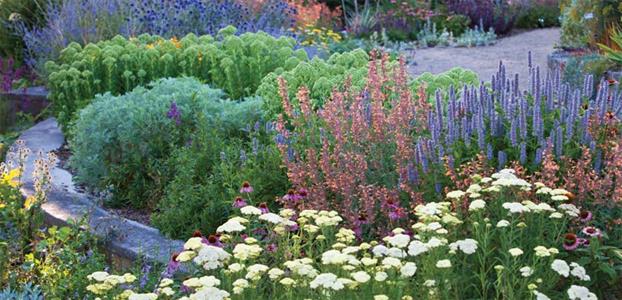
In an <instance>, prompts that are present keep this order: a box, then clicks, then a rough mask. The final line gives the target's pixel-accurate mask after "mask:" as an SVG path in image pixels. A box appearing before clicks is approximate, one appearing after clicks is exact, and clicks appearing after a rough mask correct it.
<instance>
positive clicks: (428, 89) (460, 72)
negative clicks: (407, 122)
mask: <svg viewBox="0 0 622 300" xmlns="http://www.w3.org/2000/svg"><path fill="white" fill-rule="evenodd" d="M465 85H468V86H471V85H475V86H477V85H479V77H478V76H477V73H475V72H473V71H471V70H469V69H463V68H459V67H455V68H452V69H450V70H448V71H445V72H443V73H439V74H432V73H430V72H425V73H423V74H421V75H419V76H417V78H415V80H413V82H412V84H411V87H412V88H413V90H418V89H419V88H420V87H422V86H423V87H424V88H425V93H426V95H428V99H434V95H435V93H436V90H440V91H441V93H443V92H445V93H444V98H445V99H447V93H446V92H447V91H448V90H449V87H451V86H453V87H454V88H455V89H456V90H459V89H461V88H462V87H463V86H465Z"/></svg>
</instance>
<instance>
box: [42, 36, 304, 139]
mask: <svg viewBox="0 0 622 300" xmlns="http://www.w3.org/2000/svg"><path fill="white" fill-rule="evenodd" d="M295 45H296V41H295V40H294V39H292V38H289V37H279V38H275V37H273V36H271V35H269V34H267V33H264V32H257V33H244V34H241V35H236V29H235V28H233V27H231V26H229V27H227V28H224V29H222V30H221V31H220V32H219V34H218V35H217V36H215V37H213V36H209V35H205V36H196V35H194V34H189V35H187V36H186V37H184V38H182V39H180V40H177V39H175V38H173V39H169V40H167V39H164V38H161V37H159V36H152V35H146V34H145V35H140V36H138V37H137V38H130V39H126V38H124V37H121V36H117V37H115V38H113V39H111V40H107V41H102V42H98V43H96V44H88V45H86V46H84V47H82V46H80V45H79V44H77V43H72V44H70V45H69V46H68V47H67V48H66V49H64V50H63V51H62V52H61V55H60V58H59V59H58V61H55V62H48V63H47V64H46V68H47V70H48V72H49V73H50V75H49V78H48V82H49V84H48V88H49V89H50V99H51V101H52V104H53V107H54V111H55V113H56V115H57V118H58V121H59V123H60V125H61V126H62V128H63V130H65V131H66V132H67V129H69V127H70V123H71V121H72V120H74V119H75V117H76V112H77V111H78V110H80V109H82V108H83V107H85V106H86V105H88V104H89V103H90V102H91V101H92V99H93V98H94V96H95V95H96V94H100V93H105V92H109V93H111V94H112V95H121V94H124V93H126V92H128V91H131V90H132V89H133V88H135V87H137V86H140V85H145V84H147V83H149V82H151V81H153V80H156V79H159V78H165V77H179V76H193V77H196V78H199V79H201V80H204V81H206V82H207V83H209V84H210V85H212V86H214V87H217V88H221V89H222V90H224V91H225V93H226V94H227V96H228V97H229V98H232V99H239V98H242V97H246V96H251V95H254V93H255V90H256V89H257V87H258V86H259V84H260V82H261V79H262V78H263V77H264V76H265V75H266V74H268V73H270V72H273V71H276V72H279V73H280V72H283V71H285V70H291V69H293V68H294V67H295V66H297V65H298V63H299V62H300V61H306V60H307V55H306V53H305V52H304V50H295V49H294V47H295ZM69 133H70V134H71V132H69Z"/></svg>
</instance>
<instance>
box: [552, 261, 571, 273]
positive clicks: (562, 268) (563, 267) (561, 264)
mask: <svg viewBox="0 0 622 300" xmlns="http://www.w3.org/2000/svg"><path fill="white" fill-rule="evenodd" d="M551 269H553V271H555V272H557V273H558V274H559V275H562V276H564V277H568V275H570V267H569V266H568V263H566V261H565V260H561V259H556V260H554V261H553V263H551Z"/></svg>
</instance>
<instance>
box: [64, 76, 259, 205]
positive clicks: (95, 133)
mask: <svg viewBox="0 0 622 300" xmlns="http://www.w3.org/2000/svg"><path fill="white" fill-rule="evenodd" d="M261 105H262V101H261V99H260V98H256V97H253V98H248V99H246V100H244V101H230V100H227V99H225V98H224V93H223V92H222V91H221V90H217V89H213V88H210V87H209V86H207V85H204V84H202V83H200V82H199V81H198V80H196V79H191V78H180V79H161V80H158V81H156V82H154V83H151V84H150V85H149V86H148V88H143V87H138V88H135V89H134V90H133V91H131V92H129V93H127V94H125V95H122V96H114V95H113V94H111V93H106V94H104V95H98V96H97V97H95V99H94V100H93V103H91V104H90V105H88V106H87V107H85V108H84V109H83V110H81V111H80V114H79V116H78V119H77V120H76V122H75V131H74V133H75V135H74V136H72V137H71V139H70V140H69V144H70V147H71V149H72V151H73V156H72V157H71V160H70V165H71V166H72V168H74V169H75V171H76V180H77V182H79V183H83V184H86V185H87V186H89V187H92V188H97V189H100V190H106V189H107V188H108V187H111V188H112V192H113V194H114V201H113V202H112V204H115V205H128V204H130V205H132V206H133V207H137V208H153V207H154V206H155V204H156V203H157V202H158V199H160V198H161V197H162V195H163V193H164V192H163V189H164V187H165V186H166V184H167V182H168V179H169V178H170V176H171V173H170V170H171V167H172V166H169V165H168V163H167V161H168V159H169V157H170V156H171V154H172V153H173V152H174V151H176V150H177V149H179V148H181V147H185V146H187V145H189V144H191V143H192V137H193V134H194V132H195V131H197V130H198V129H199V128H200V127H208V128H213V129H217V131H218V132H219V134H221V136H223V137H225V138H229V137H231V138H233V137H235V136H240V135H241V133H242V129H243V128H244V127H245V126H246V125H248V124H254V123H255V122H256V121H258V120H260V119H261V118H262V111H261Z"/></svg>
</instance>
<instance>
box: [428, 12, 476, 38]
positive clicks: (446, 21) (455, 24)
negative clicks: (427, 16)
mask: <svg viewBox="0 0 622 300" xmlns="http://www.w3.org/2000/svg"><path fill="white" fill-rule="evenodd" d="M432 20H433V21H434V24H436V28H437V30H439V31H443V30H447V31H448V32H451V33H452V35H453V36H460V35H461V34H463V33H464V32H465V31H466V30H467V29H468V28H469V25H471V19H470V18H469V17H467V16H465V15H450V16H447V15H438V16H434V17H432Z"/></svg>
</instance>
